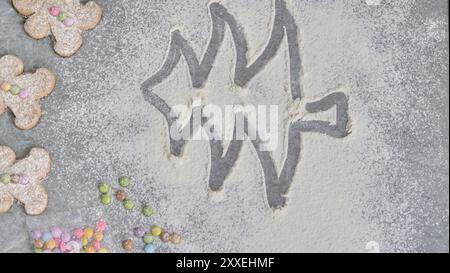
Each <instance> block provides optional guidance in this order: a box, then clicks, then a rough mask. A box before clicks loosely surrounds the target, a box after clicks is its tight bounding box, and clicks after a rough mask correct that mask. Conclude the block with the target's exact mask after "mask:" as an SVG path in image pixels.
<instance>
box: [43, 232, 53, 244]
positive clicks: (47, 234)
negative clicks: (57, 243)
mask: <svg viewBox="0 0 450 273" xmlns="http://www.w3.org/2000/svg"><path fill="white" fill-rule="evenodd" d="M51 239H53V235H52V233H51V232H44V233H43V234H42V240H44V242H48V241H49V240H51Z"/></svg>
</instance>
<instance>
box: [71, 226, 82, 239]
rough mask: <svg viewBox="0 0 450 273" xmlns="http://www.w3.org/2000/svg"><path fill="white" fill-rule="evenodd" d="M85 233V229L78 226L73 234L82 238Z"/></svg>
mask: <svg viewBox="0 0 450 273" xmlns="http://www.w3.org/2000/svg"><path fill="white" fill-rule="evenodd" d="M83 235H84V231H83V229H81V228H76V229H74V230H73V236H75V238H77V239H80V238H81V237H83Z"/></svg>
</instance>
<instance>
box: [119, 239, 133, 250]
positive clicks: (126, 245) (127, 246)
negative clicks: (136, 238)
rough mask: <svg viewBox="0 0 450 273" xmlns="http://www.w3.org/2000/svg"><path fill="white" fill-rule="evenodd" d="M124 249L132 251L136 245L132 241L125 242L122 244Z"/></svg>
mask: <svg viewBox="0 0 450 273" xmlns="http://www.w3.org/2000/svg"><path fill="white" fill-rule="evenodd" d="M122 248H123V249H125V250H126V251H131V250H133V248H134V243H133V241H132V240H129V239H128V240H124V241H123V242H122Z"/></svg>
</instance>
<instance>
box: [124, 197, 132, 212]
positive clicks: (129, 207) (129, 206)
mask: <svg viewBox="0 0 450 273" xmlns="http://www.w3.org/2000/svg"><path fill="white" fill-rule="evenodd" d="M123 207H124V208H125V209H126V210H132V209H133V208H134V202H133V200H130V199H125V200H124V201H123Z"/></svg>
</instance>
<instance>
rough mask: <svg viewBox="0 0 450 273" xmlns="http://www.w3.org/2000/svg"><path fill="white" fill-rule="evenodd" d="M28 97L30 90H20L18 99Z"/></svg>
mask: <svg viewBox="0 0 450 273" xmlns="http://www.w3.org/2000/svg"><path fill="white" fill-rule="evenodd" d="M29 95H30V89H29V88H25V89H22V90H21V91H20V93H19V97H20V98H22V99H25V98H27V97H28V96H29Z"/></svg>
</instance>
